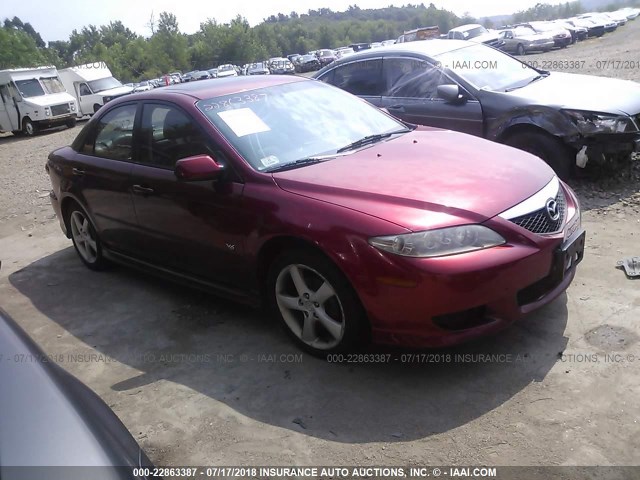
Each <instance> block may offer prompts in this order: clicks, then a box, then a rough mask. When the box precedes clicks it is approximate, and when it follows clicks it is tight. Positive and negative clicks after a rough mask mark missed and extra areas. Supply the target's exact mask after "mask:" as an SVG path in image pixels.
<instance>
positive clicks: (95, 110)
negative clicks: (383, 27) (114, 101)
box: [93, 103, 102, 113]
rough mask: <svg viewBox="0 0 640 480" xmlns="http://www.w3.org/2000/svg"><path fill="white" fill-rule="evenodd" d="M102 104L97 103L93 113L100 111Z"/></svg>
mask: <svg viewBox="0 0 640 480" xmlns="http://www.w3.org/2000/svg"><path fill="white" fill-rule="evenodd" d="M101 106H102V105H98V104H97V103H96V104H95V105H94V106H93V113H98V110H100V107H101Z"/></svg>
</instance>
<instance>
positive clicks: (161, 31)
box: [0, 1, 581, 82]
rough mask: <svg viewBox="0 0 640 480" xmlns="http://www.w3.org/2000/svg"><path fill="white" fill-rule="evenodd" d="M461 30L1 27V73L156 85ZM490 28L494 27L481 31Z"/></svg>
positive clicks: (287, 25)
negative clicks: (86, 72)
mask: <svg viewBox="0 0 640 480" xmlns="http://www.w3.org/2000/svg"><path fill="white" fill-rule="evenodd" d="M580 11H581V10H580V2H579V1H576V2H567V3H565V4H560V5H548V4H538V5H536V6H535V7H533V8H531V9H529V10H526V11H522V12H518V13H516V14H515V15H514V17H513V20H514V21H518V22H522V21H527V20H539V19H550V18H558V17H561V16H569V15H575V14H577V13H579V12H580ZM465 23H476V20H475V19H474V18H472V17H470V16H468V15H463V16H461V17H459V16H457V15H455V14H454V13H452V12H450V11H448V10H445V9H439V8H436V7H435V6H434V5H433V4H430V5H429V6H425V5H424V4H420V5H411V4H409V5H404V6H402V7H392V6H390V7H387V8H381V9H361V8H359V7H358V6H357V5H352V6H350V7H349V8H348V9H347V10H346V11H344V12H334V11H332V10H331V9H329V8H321V9H318V10H309V11H308V12H307V13H304V14H298V13H296V12H291V13H289V14H283V13H278V14H277V15H272V16H270V17H268V18H266V19H264V21H263V22H262V23H260V24H258V25H256V26H254V27H251V26H250V25H249V22H248V21H247V20H246V19H245V18H243V17H242V16H240V15H238V16H237V17H236V18H235V19H233V20H231V21H230V22H228V23H219V22H217V21H216V20H215V19H213V18H210V19H208V20H206V21H205V22H203V23H201V24H200V28H199V30H198V31H197V32H195V33H193V34H185V33H182V32H181V31H180V29H179V26H178V21H177V18H176V16H175V15H174V14H172V13H169V12H162V13H160V15H159V17H158V19H157V21H156V20H155V19H154V18H153V16H152V18H151V20H150V22H149V27H150V36H148V37H144V36H141V35H138V34H136V33H135V32H133V31H131V30H130V29H129V28H127V27H126V26H124V25H123V24H122V22H121V21H112V22H110V23H109V24H108V25H102V26H100V27H97V26H95V25H89V26H87V27H84V28H82V29H81V30H80V31H78V30H73V32H72V33H71V35H70V36H69V39H68V40H61V41H52V42H48V44H45V42H44V41H43V40H42V38H41V36H40V34H39V33H38V32H36V31H35V30H34V28H33V27H32V26H31V25H30V24H29V23H23V22H22V21H21V20H20V19H19V18H17V17H14V18H13V19H6V20H5V21H4V25H3V26H2V27H1V28H0V68H15V67H32V66H38V65H55V66H56V67H58V68H65V67H70V66H74V65H81V64H83V63H91V62H98V61H103V62H105V63H106V64H107V65H108V66H109V67H110V69H111V71H112V72H113V74H114V76H115V77H116V78H118V79H120V80H122V81H125V82H129V81H136V80H140V79H149V78H156V77H159V76H160V75H162V74H164V73H168V72H173V71H176V70H180V71H183V72H185V71H188V70H195V69H209V68H212V67H215V66H217V65H220V64H223V63H234V64H240V65H241V64H245V63H250V62H255V61H260V60H263V59H266V58H269V57H276V56H284V55H287V54H291V53H306V52H308V51H311V50H316V49H319V48H335V47H338V46H342V45H349V44H351V43H359V42H375V41H382V40H386V39H392V38H397V37H398V36H399V35H401V34H402V33H403V32H404V31H407V30H411V29H414V28H418V27H421V26H431V25H438V27H440V31H441V32H443V33H446V32H447V31H449V30H450V29H451V28H453V27H456V26H458V25H463V24H465ZM487 26H489V27H492V26H493V25H489V24H487Z"/></svg>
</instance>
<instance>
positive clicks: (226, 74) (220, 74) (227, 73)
mask: <svg viewBox="0 0 640 480" xmlns="http://www.w3.org/2000/svg"><path fill="white" fill-rule="evenodd" d="M234 75H237V73H236V72H234V71H231V70H228V71H225V72H218V78H223V77H232V76H234Z"/></svg>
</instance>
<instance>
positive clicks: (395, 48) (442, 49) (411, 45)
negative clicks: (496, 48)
mask: <svg viewBox="0 0 640 480" xmlns="http://www.w3.org/2000/svg"><path fill="white" fill-rule="evenodd" d="M477 45H478V44H476V43H469V42H467V41H466V40H451V39H446V40H445V39H442V40H439V39H432V40H417V41H415V42H403V43H395V44H393V45H385V46H383V47H379V48H376V49H374V50H371V49H369V50H361V51H359V52H356V53H354V54H353V55H349V56H348V57H346V58H345V60H344V63H347V62H352V61H354V60H357V59H359V58H364V57H377V56H380V55H383V54H386V53H417V54H419V55H426V56H428V57H436V56H438V55H441V54H443V53H447V52H450V51H452V50H458V49H460V48H468V47H471V46H477ZM487 48H488V47H487ZM339 62H342V59H340V60H339Z"/></svg>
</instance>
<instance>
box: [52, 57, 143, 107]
mask: <svg viewBox="0 0 640 480" xmlns="http://www.w3.org/2000/svg"><path fill="white" fill-rule="evenodd" d="M60 78H61V80H62V83H63V84H64V86H65V87H66V89H67V91H69V93H71V95H73V96H74V97H75V98H76V100H77V102H78V110H77V112H76V113H77V115H78V117H84V116H85V115H93V114H94V113H96V112H97V111H98V109H99V108H100V107H102V106H103V105H104V104H105V103H107V102H109V101H110V100H113V99H114V98H118V97H121V96H123V95H128V94H129V93H132V92H133V88H131V87H127V86H125V85H123V84H122V83H120V81H119V80H117V79H115V78H114V77H113V75H112V74H111V70H109V68H108V67H107V65H106V64H105V63H104V62H95V63H87V64H85V65H78V66H76V67H71V68H65V69H63V70H60Z"/></svg>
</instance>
